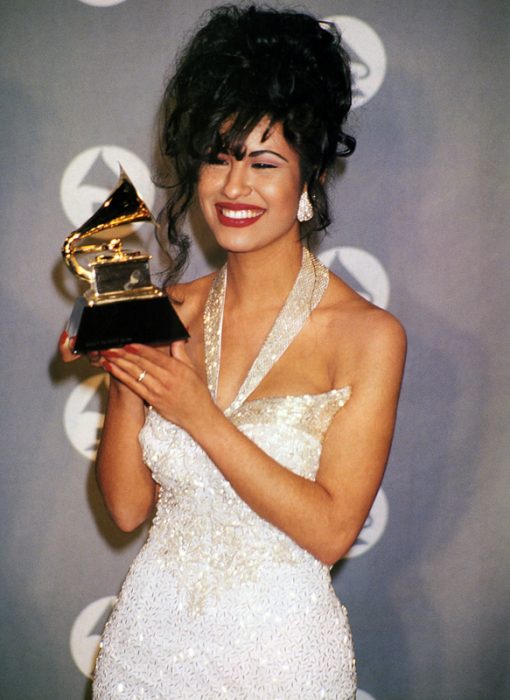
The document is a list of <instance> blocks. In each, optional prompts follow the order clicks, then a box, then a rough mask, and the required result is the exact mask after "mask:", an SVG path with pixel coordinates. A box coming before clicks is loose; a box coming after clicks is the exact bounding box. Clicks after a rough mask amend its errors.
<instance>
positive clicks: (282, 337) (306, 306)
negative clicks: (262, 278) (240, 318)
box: [204, 247, 342, 415]
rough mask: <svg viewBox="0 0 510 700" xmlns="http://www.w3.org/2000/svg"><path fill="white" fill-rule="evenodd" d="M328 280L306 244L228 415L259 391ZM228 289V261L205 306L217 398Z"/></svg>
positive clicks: (210, 380)
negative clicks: (278, 309)
mask: <svg viewBox="0 0 510 700" xmlns="http://www.w3.org/2000/svg"><path fill="white" fill-rule="evenodd" d="M328 283H329V271H328V269H327V268H326V267H325V266H324V265H323V264H322V263H321V262H320V261H319V260H318V259H317V258H316V257H315V256H314V255H313V254H312V253H310V251H309V250H308V249H307V248H305V247H303V254H302V261H301V268H300V270H299V273H298V275H297V277H296V280H295V282H294V285H293V287H292V289H291V291H290V293H289V295H288V297H287V299H286V301H285V303H284V304H283V306H282V308H281V310H280V312H279V313H278V316H277V317H276V319H275V321H274V323H273V325H272V326H271V328H270V330H269V332H268V334H267V336H266V338H265V340H264V342H263V343H262V345H261V347H260V350H259V352H258V353H257V355H256V357H255V359H254V361H253V363H252V365H251V367H250V368H249V370H248V372H247V374H246V377H245V378H244V380H243V382H242V383H241V386H240V387H239V390H238V392H237V395H236V396H235V397H234V399H233V400H232V402H231V403H230V405H229V406H227V407H226V409H225V410H224V413H225V415H232V414H233V413H235V411H237V410H238V409H239V408H240V407H241V406H242V404H244V403H245V402H247V403H248V401H247V400H248V397H249V396H250V395H251V394H252V393H253V392H254V391H255V389H256V388H257V386H258V385H259V384H260V383H261V381H262V380H263V379H264V377H265V376H266V375H267V374H268V373H269V371H270V370H271V369H272V367H273V366H274V365H275V364H276V362H277V361H278V360H279V359H280V357H281V356H282V355H283V353H284V352H285V351H286V350H287V348H288V347H289V346H290V344H291V343H292V342H293V340H294V339H295V338H296V336H297V335H298V334H299V332H300V331H301V330H302V328H303V326H304V324H305V322H306V320H307V319H308V317H309V316H310V314H311V313H312V311H313V310H314V309H315V308H316V307H317V305H318V304H319V303H320V301H321V299H322V297H323V295H324V292H325V291H326V289H327V286H328ZM226 289H227V266H226V265H224V266H223V267H222V268H221V270H220V271H219V272H218V274H217V275H216V277H215V279H214V280H213V283H212V285H211V289H210V291H209V295H208V298H207V301H206V305H205V309H204V345H205V367H206V375H207V385H208V387H209V391H210V393H211V396H212V397H213V399H214V400H216V397H217V391H218V380H219V373H220V365H221V340H222V330H223V312H224V307H225V295H226ZM341 390H342V389H331V390H330V391H328V392H322V393H320V394H316V396H324V395H326V394H329V393H333V392H336V391H341ZM289 396H292V395H289ZM299 396H301V397H303V396H313V394H301V395H297V397H299ZM286 398H288V397H287V396H274V397H272V396H268V397H258V398H255V399H251V400H250V401H249V403H252V402H255V401H261V400H271V399H280V400H282V399H286Z"/></svg>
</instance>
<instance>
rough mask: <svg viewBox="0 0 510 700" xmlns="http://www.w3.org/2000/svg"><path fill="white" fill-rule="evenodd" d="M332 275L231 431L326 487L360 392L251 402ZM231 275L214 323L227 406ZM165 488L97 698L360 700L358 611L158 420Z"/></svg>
mask: <svg viewBox="0 0 510 700" xmlns="http://www.w3.org/2000/svg"><path fill="white" fill-rule="evenodd" d="M327 283H328V272H327V270H326V269H325V268H324V267H323V266H322V265H321V263H320V262H318V261H317V260H316V259H315V258H314V257H313V256H312V255H311V254H309V253H308V251H306V250H304V252H303V263H302V267H301V270H300V273H299V275H298V277H297V279H296V282H295V284H294V287H293V289H292V291H291V293H290V295H289V297H288V299H287V301H286V303H285V305H284V306H283V308H282V310H281V312H280V314H279V316H278V318H277V320H276V321H275V324H274V325H273V328H272V329H271V331H270V333H269V334H268V336H267V338H266V340H265V342H264V344H263V347H262V348H261V351H260V353H259V355H258V357H257V359H256V361H255V362H254V364H253V366H252V368H251V369H250V371H249V373H248V376H247V377H246V380H245V381H244V382H243V385H242V387H241V389H240V391H239V394H238V396H237V397H236V398H235V399H234V401H233V402H232V404H231V406H229V407H228V409H227V410H226V415H227V416H228V417H229V418H230V420H231V421H232V422H233V423H234V424H235V425H236V426H237V427H238V429H239V430H241V431H242V432H243V433H244V434H246V435H247V436H248V437H249V438H250V439H251V440H253V442H255V443H256V444H258V445H259V446H260V447H261V448H262V449H263V450H264V451H265V452H267V453H268V454H269V455H270V456H271V457H273V458H274V459H275V460H277V461H278V462H279V463H280V464H282V465H283V466H284V467H286V468H288V469H290V470H292V471H294V472H295V473H296V474H299V475H300V476H302V477H304V478H306V479H312V480H313V479H314V478H315V475H316V472H317V469H318V464H319V459H320V453H321V448H322V441H323V438H324V435H325V432H326V430H327V428H328V426H329V424H330V422H331V420H332V419H333V417H334V415H335V414H336V412H337V411H338V410H339V409H340V408H341V407H342V406H343V405H344V404H345V403H346V402H347V401H348V399H349V397H350V394H351V389H350V387H343V388H339V389H333V390H331V391H329V392H325V393H323V394H316V395H314V394H308V395H300V396H283V397H270V398H260V399H256V400H252V401H250V400H247V399H248V397H249V396H250V394H251V393H252V392H253V390H254V389H255V388H256V386H258V384H259V383H260V382H261V380H262V378H263V377H264V376H265V375H266V374H267V372H268V371H269V370H270V369H271V367H272V366H273V364H274V363H275V362H276V361H277V359H278V358H279V357H281V355H282V354H283V352H285V349H286V348H287V347H288V346H289V345H290V343H291V342H292V340H293V339H294V338H295V337H296V335H297V334H298V333H299V331H300V330H301V328H302V327H303V325H304V323H305V321H306V319H307V318H308V316H309V314H310V313H311V312H312V310H313V309H314V308H315V306H316V305H317V304H318V303H319V301H320V299H321V298H322V295H323V293H324V291H325V289H326V287H327ZM225 289H226V269H223V270H222V271H220V273H219V274H218V275H217V277H216V280H215V282H214V284H213V286H212V289H211V292H210V295H209V299H208V302H207V305H206V310H205V313H204V333H205V351H206V370H207V378H208V385H209V388H210V391H211V394H212V395H213V397H214V396H215V395H216V389H217V378H218V374H219V366H220V349H221V326H222V314H223V301H224V296H225ZM140 441H141V445H142V448H143V454H144V459H145V461H146V464H147V465H148V466H149V468H150V469H151V470H152V473H153V477H154V479H155V480H156V481H157V482H158V483H159V484H161V490H160V497H159V501H158V506H157V513H156V516H155V519H154V522H153V525H152V527H151V530H150V533H149V537H148V540H147V542H146V544H145V545H144V547H143V548H142V550H141V551H140V553H139V554H138V556H137V558H136V559H135V561H134V562H133V564H132V566H131V568H130V571H129V573H128V576H127V578H126V581H125V582H124V585H123V587H122V590H121V593H120V595H119V598H118V601H117V603H116V605H115V608H114V611H113V613H112V615H111V617H110V620H109V621H108V623H107V625H106V628H105V631H104V634H103V639H102V649H101V652H100V656H99V659H98V664H97V668H96V675H95V681H94V697H95V698H98V699H102V700H104V699H106V698H113V697H115V696H116V694H117V693H118V690H117V689H118V688H120V687H122V689H123V690H122V693H121V694H120V695H121V697H125V698H130V699H131V700H134V698H141V697H144V698H150V699H151V700H156V699H157V698H161V699H163V698H164V699H165V700H168V699H169V698H174V699H175V700H187V699H189V700H200V699H203V700H216V698H219V697H222V698H229V699H230V700H243V699H245V700H278V699H280V700H298V699H299V700H316V699H317V698H319V697H324V698H328V699H332V700H347V699H348V698H349V699H350V698H353V697H354V693H355V686H356V673H355V662H354V654H353V649H352V642H351V635H350V629H349V624H348V620H347V612H346V610H345V608H344V607H343V606H342V605H341V603H340V602H339V601H338V599H337V597H336V595H335V592H334V590H333V588H332V586H331V580H330V576H329V570H328V567H327V566H325V565H324V564H322V563H321V562H319V561H317V560H316V559H315V558H314V557H313V556H312V555H311V554H309V553H308V552H306V551H304V550H303V549H301V548H300V547H299V546H298V545H297V544H296V543H295V542H294V541H293V540H292V539H290V538H289V537H288V536H287V535H285V534H284V533H282V532H281V531H280V530H278V529H277V528H275V527H273V526H272V525H271V524H269V523H268V522H266V521H264V520H263V519H261V518H260V517H259V516H258V515H256V514H255V513H254V512H253V511H252V510H251V509H250V508H249V507H248V506H247V504H246V503H244V501H242V500H241V499H240V498H239V497H238V496H237V494H236V492H235V491H234V490H233V488H232V487H231V486H230V484H229V482H228V481H226V480H225V479H224V477H223V476H222V475H221V473H220V472H219V471H218V469H217V468H216V467H215V465H214V464H213V463H212V462H211V461H210V460H209V458H208V457H207V455H206V454H205V453H204V452H203V450H202V449H201V448H200V446H199V445H197V443H195V442H194V441H193V440H192V439H191V437H190V436H189V435H188V434H187V433H186V432H185V431H183V430H181V429H180V428H178V427H177V426H175V425H173V424H171V423H169V422H168V421H166V420H164V419H163V418H162V417H161V416H160V415H159V414H158V413H156V412H155V411H154V410H149V412H148V415H147V420H146V423H145V425H144V428H143V429H142V431H141V434H140Z"/></svg>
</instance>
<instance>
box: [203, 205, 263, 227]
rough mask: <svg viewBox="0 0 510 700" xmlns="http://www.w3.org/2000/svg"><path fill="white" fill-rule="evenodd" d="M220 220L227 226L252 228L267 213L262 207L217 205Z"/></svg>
mask: <svg viewBox="0 0 510 700" xmlns="http://www.w3.org/2000/svg"><path fill="white" fill-rule="evenodd" d="M215 206H216V211H217V214H218V219H219V221H220V223H221V224H223V225H225V226H237V227H238V226H250V225H251V224H253V223H255V222H256V221H258V219H260V217H261V216H262V215H263V214H264V212H265V211H266V210H265V209H262V207H250V206H249V205H246V204H226V203H225V204H223V203H221V202H220V203H218V204H216V205H215Z"/></svg>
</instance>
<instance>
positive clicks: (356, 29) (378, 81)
mask: <svg viewBox="0 0 510 700" xmlns="http://www.w3.org/2000/svg"><path fill="white" fill-rule="evenodd" d="M325 21H326V22H332V23H333V24H335V26H336V27H337V29H338V31H339V32H340V33H341V35H342V40H343V43H344V46H345V48H346V50H347V53H348V54H349V56H350V58H351V71H352V77H353V86H352V87H353V90H352V98H353V99H352V106H353V108H354V109H356V107H360V106H361V105H364V104H365V103H366V102H368V101H369V100H371V99H372V97H373V96H374V95H375V94H376V92H377V91H378V90H379V88H380V87H381V85H382V84H383V80H384V76H385V75H386V51H385V50H384V44H383V43H382V41H381V39H380V38H379V35H378V34H376V32H375V31H374V30H373V29H372V27H371V26H370V25H368V24H367V23H366V22H363V21H362V20H361V19H358V18H357V17H349V16H348V15H331V16H330V17H325Z"/></svg>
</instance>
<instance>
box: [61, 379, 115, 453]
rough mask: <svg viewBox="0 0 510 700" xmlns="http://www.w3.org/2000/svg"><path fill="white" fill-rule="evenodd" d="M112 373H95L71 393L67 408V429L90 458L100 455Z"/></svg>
mask: <svg viewBox="0 0 510 700" xmlns="http://www.w3.org/2000/svg"><path fill="white" fill-rule="evenodd" d="M107 382H108V375H106V374H104V373H101V374H93V375H92V376H91V377H88V378H87V379H85V380H84V381H83V382H81V383H80V384H78V385H77V386H76V387H75V388H74V389H73V391H72V392H71V393H70V394H69V398H68V399H67V401H66V405H65V408H64V429H65V431H66V435H67V437H68V438H69V441H70V443H71V445H72V446H73V447H74V448H75V449H76V450H78V452H79V453H80V454H82V455H83V456H84V457H86V458H87V459H90V460H93V459H95V457H96V452H97V447H98V445H99V439H100V434H101V429H102V427H103V423H104V406H105V403H106V390H107Z"/></svg>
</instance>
